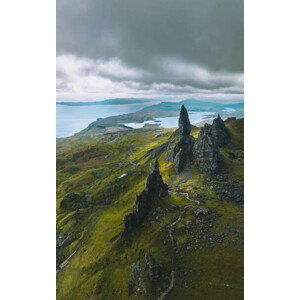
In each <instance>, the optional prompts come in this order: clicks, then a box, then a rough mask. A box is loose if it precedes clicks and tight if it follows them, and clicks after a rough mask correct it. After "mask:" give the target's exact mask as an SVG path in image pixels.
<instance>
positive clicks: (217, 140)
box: [211, 115, 231, 147]
mask: <svg viewBox="0 0 300 300" xmlns="http://www.w3.org/2000/svg"><path fill="white" fill-rule="evenodd" d="M211 135H212V138H213V143H214V146H215V147H223V146H225V145H227V144H228V143H229V142H230V139H231V136H230V132H229V130H228V128H227V127H226V126H225V124H224V122H223V120H222V119H221V117H220V115H218V117H217V118H215V119H214V121H213V123H212V125H211Z"/></svg>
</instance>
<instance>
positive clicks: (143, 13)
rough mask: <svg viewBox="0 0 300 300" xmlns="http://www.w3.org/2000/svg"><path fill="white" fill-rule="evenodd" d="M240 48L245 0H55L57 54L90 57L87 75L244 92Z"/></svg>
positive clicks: (147, 83) (77, 58) (146, 83)
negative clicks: (120, 70) (98, 66)
mask: <svg viewBox="0 0 300 300" xmlns="http://www.w3.org/2000/svg"><path fill="white" fill-rule="evenodd" d="M243 52H244V51H243V1H242V0H226V1H225V0H84V1H82V0H81V1H79V0H59V1H57V55H58V56H61V57H67V56H66V55H65V54H72V55H73V56H74V62H75V61H77V62H78V61H81V58H82V59H87V60H90V62H93V63H92V64H91V65H90V70H86V68H83V69H84V70H85V71H84V70H83V69H82V70H81V73H82V74H85V76H86V74H87V73H88V72H91V73H92V74H94V75H95V76H97V74H98V76H100V77H104V78H107V79H109V80H111V81H113V82H116V81H119V82H120V81H126V80H127V81H129V82H131V84H133V85H134V84H135V85H136V89H138V88H139V87H140V88H141V87H142V86H144V87H145V86H147V87H153V86H155V85H156V86H157V85H159V84H161V87H163V85H165V87H166V89H165V91H166V92H168V88H167V86H169V87H170V86H173V87H174V89H173V91H175V90H177V89H179V90H182V88H186V89H187V90H195V89H196V90H197V89H198V91H200V90H207V91H208V92H209V91H214V90H223V92H225V91H226V90H228V91H230V90H232V91H233V92H234V91H235V92H237V91H239V92H240V93H242V92H243V79H242V75H243ZM107 63H111V64H114V63H116V65H115V67H116V66H118V65H119V66H122V68H123V71H124V72H123V73H122V74H121V75H119V74H118V72H117V70H114V71H111V69H112V68H113V69H114V67H113V66H112V67H107V66H106V67H104V69H103V68H101V67H100V69H99V68H97V67H96V66H93V64H94V65H97V64H98V65H99V64H100V65H101V64H102V65H105V64H107ZM108 69H109V70H108ZM125 70H129V71H128V72H129V73H128V72H127V71H125ZM68 72H69V71H68ZM127 73H128V74H127ZM61 78H63V76H61V77H60V79H61ZM132 82H135V83H132Z"/></svg>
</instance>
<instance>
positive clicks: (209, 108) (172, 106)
mask: <svg viewBox="0 0 300 300" xmlns="http://www.w3.org/2000/svg"><path fill="white" fill-rule="evenodd" d="M112 100H113V99H112ZM126 100H127V99H126ZM182 105H185V106H186V107H187V108H188V109H189V111H190V112H191V113H192V112H210V113H214V116H215V117H216V116H217V115H218V114H220V115H221V116H223V117H224V118H228V117H238V118H241V117H243V116H244V102H239V103H216V102H207V101H200V100H195V99H186V100H182V101H180V102H160V103H158V104H154V105H150V106H147V107H144V108H142V109H141V110H139V111H136V112H133V113H127V114H122V115H117V116H110V117H106V118H98V119H97V120H96V121H94V122H92V123H91V124H89V125H88V127H86V128H85V129H83V130H81V131H80V132H78V133H76V134H75V136H83V135H99V134H105V133H107V132H108V131H109V132H111V131H112V130H113V131H124V130H131V129H132V128H130V127H128V126H126V124H128V123H143V122H146V121H155V119H156V118H166V117H176V116H178V112H179V110H180V107H181V106H182ZM211 117H212V116H211ZM211 117H210V118H211ZM206 122H207V121H206Z"/></svg>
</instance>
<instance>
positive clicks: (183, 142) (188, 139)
mask: <svg viewBox="0 0 300 300" xmlns="http://www.w3.org/2000/svg"><path fill="white" fill-rule="evenodd" d="M178 127H179V128H178V132H179V135H180V138H179V141H178V142H177V143H176V145H175V147H174V152H173V157H172V158H173V161H174V168H175V172H176V173H177V174H179V173H181V172H182V171H183V170H184V168H185V167H186V166H187V165H188V164H189V163H191V162H192V161H193V146H194V142H195V139H194V138H193V137H192V136H190V132H191V123H190V120H189V115H188V112H187V110H186V108H185V107H184V105H182V106H181V110H180V116H179V121H178Z"/></svg>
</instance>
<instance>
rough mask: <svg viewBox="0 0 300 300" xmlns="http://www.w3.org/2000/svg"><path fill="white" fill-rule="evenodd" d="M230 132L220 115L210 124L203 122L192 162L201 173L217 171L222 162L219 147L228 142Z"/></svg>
mask: <svg viewBox="0 0 300 300" xmlns="http://www.w3.org/2000/svg"><path fill="white" fill-rule="evenodd" d="M230 140H231V136H230V132H229V130H228V129H227V127H226V126H225V124H224V122H223V120H222V119H221V117H220V115H218V117H217V118H215V119H214V121H213V123H212V125H210V124H205V125H204V126H203V127H202V128H201V129H200V131H199V134H198V139H197V140H196V142H195V144H194V148H193V156H194V163H195V165H196V166H197V167H198V169H199V170H200V172H202V173H210V174H213V173H217V172H218V171H219V169H220V167H221V164H222V156H221V154H220V152H219V150H218V149H219V147H223V146H225V145H227V144H229V142H230Z"/></svg>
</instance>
